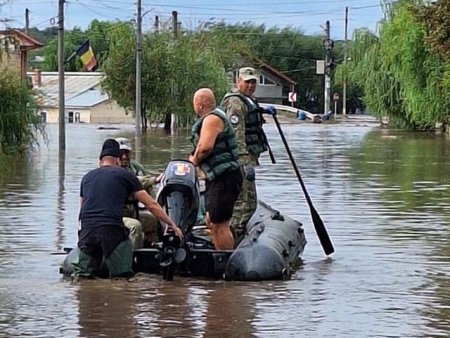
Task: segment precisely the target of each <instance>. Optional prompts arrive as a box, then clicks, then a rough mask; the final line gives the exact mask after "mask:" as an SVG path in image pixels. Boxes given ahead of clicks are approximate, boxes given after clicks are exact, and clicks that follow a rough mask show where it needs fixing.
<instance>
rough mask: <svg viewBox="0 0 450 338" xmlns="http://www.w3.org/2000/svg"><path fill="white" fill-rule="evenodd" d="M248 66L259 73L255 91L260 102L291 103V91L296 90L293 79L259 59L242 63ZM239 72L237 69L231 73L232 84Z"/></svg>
mask: <svg viewBox="0 0 450 338" xmlns="http://www.w3.org/2000/svg"><path fill="white" fill-rule="evenodd" d="M247 66H248V67H253V68H255V70H256V71H257V72H258V73H259V82H258V86H257V87H256V92H255V96H256V98H257V99H258V102H261V103H272V104H285V105H288V104H289V97H288V96H289V93H294V92H295V85H296V82H295V81H294V80H293V79H291V78H290V77H288V76H287V75H285V74H283V73H281V72H279V71H278V70H276V69H275V68H273V67H271V66H270V65H268V64H267V63H265V62H263V61H261V60H258V59H253V61H251V62H247V63H243V64H242V67H247ZM238 73H239V70H238V69H237V70H234V71H233V72H232V74H230V75H231V77H230V82H232V83H230V84H231V85H234V84H235V83H236V82H237V78H238Z"/></svg>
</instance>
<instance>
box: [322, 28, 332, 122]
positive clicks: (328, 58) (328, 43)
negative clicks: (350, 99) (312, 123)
mask: <svg viewBox="0 0 450 338" xmlns="http://www.w3.org/2000/svg"><path fill="white" fill-rule="evenodd" d="M325 36H326V37H325V43H324V44H325V50H326V52H325V90H324V114H328V112H329V111H330V101H331V71H332V69H333V53H332V50H333V47H334V42H333V40H331V39H330V21H327V22H326V23H325Z"/></svg>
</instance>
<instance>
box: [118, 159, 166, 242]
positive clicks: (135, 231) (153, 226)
mask: <svg viewBox="0 0 450 338" xmlns="http://www.w3.org/2000/svg"><path fill="white" fill-rule="evenodd" d="M124 168H125V169H127V170H129V171H131V172H133V173H134V174H135V175H136V176H137V177H138V179H139V181H140V182H141V184H142V186H143V187H144V189H145V190H146V191H147V192H148V193H149V194H150V195H152V196H153V197H155V192H154V187H155V185H156V174H154V175H152V174H149V173H148V171H147V170H145V169H144V167H143V166H142V165H141V164H139V163H138V162H136V161H134V160H131V163H130V166H129V167H124ZM123 222H124V224H125V226H126V227H127V228H128V229H129V231H130V240H131V242H132V244H133V248H134V249H139V248H142V247H143V246H144V239H145V241H147V242H149V243H152V242H155V241H157V238H158V220H157V219H156V217H155V216H153V215H152V214H151V213H150V212H149V211H148V210H142V211H140V210H139V206H138V205H137V203H136V201H134V200H133V199H131V198H130V200H129V201H128V203H127V204H126V206H125V211H124V218H123Z"/></svg>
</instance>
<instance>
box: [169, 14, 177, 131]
mask: <svg viewBox="0 0 450 338" xmlns="http://www.w3.org/2000/svg"><path fill="white" fill-rule="evenodd" d="M172 30H173V38H174V40H175V48H177V43H176V40H177V36H178V12H177V11H173V12H172ZM177 88H178V87H177V85H176V83H175V81H173V80H172V109H174V107H175V102H176V99H175V96H176V95H177V94H178V93H177ZM176 127H177V114H176V112H174V111H172V113H171V114H170V132H171V133H172V134H174V133H175V129H176Z"/></svg>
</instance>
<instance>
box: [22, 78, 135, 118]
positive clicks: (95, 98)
mask: <svg viewBox="0 0 450 338" xmlns="http://www.w3.org/2000/svg"><path fill="white" fill-rule="evenodd" d="M27 74H28V76H30V77H31V78H32V82H33V88H34V89H35V90H36V93H37V96H38V99H37V102H38V114H39V115H41V117H42V119H43V121H45V122H46V123H57V122H58V120H59V119H58V116H59V107H58V104H59V75H58V73H57V72H41V71H40V70H36V71H34V72H28V73H27ZM104 76H105V75H104V73H102V72H66V73H65V74H64V88H65V91H64V92H65V95H64V100H65V118H66V123H111V124H115V123H121V124H123V123H130V124H133V123H134V118H133V116H132V113H131V112H130V111H127V110H126V109H124V108H122V107H120V106H119V105H118V104H117V102H116V101H114V100H113V99H111V98H110V96H109V94H108V93H106V92H105V91H103V90H102V89H101V87H100V82H101V81H102V79H103V77H104Z"/></svg>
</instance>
